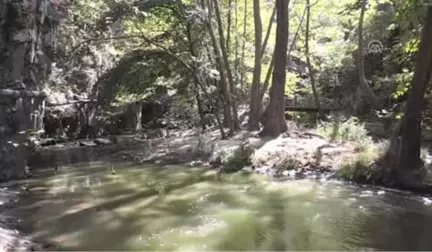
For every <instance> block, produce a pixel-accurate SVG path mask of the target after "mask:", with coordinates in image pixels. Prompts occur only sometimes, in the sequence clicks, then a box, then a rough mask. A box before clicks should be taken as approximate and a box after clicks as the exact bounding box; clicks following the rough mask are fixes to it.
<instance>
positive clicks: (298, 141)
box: [0, 129, 430, 251]
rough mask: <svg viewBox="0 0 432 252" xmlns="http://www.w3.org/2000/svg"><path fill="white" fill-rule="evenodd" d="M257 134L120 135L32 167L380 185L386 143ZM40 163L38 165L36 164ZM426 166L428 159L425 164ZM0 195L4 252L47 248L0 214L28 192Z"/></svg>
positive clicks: (9, 190)
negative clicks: (104, 167) (145, 169)
mask: <svg viewBox="0 0 432 252" xmlns="http://www.w3.org/2000/svg"><path fill="white" fill-rule="evenodd" d="M257 133H258V132H249V131H239V132H237V133H236V134H235V135H234V136H233V137H232V138H230V139H227V140H222V139H220V136H219V132H218V131H217V129H213V130H209V131H207V132H205V133H202V132H200V130H197V129H189V130H171V131H170V132H169V134H165V135H164V134H159V135H160V136H161V137H154V138H148V137H143V136H142V135H130V136H118V137H113V138H111V139H113V141H112V142H110V143H108V142H107V143H106V144H104V145H103V146H95V145H93V146H83V144H82V143H81V144H77V145H76V146H75V145H74V146H52V147H43V148H42V149H43V150H40V153H39V154H38V155H39V156H35V157H34V158H35V160H34V161H33V162H35V165H34V167H38V166H39V167H41V168H43V169H45V170H49V172H51V173H52V172H53V170H51V167H52V169H53V168H54V167H55V166H56V165H59V166H60V165H67V164H71V163H74V162H88V163H90V162H92V160H97V159H101V158H103V159H106V160H107V162H119V160H123V161H133V162H134V163H136V164H146V163H151V164H157V166H160V167H164V166H167V165H170V164H177V165H183V166H188V167H207V168H213V169H216V170H218V171H220V172H228V173H231V172H245V173H258V174H261V175H265V176H269V177H270V178H271V179H272V180H276V181H280V180H298V179H305V178H313V179H317V180H319V181H325V180H329V179H332V178H335V179H343V180H347V181H353V182H358V183H364V184H375V185H380V183H379V182H380V181H378V180H376V178H377V177H374V176H375V175H379V173H374V172H375V170H374V164H375V163H374V160H375V159H376V158H377V157H378V156H379V155H380V153H382V151H383V150H384V149H385V143H376V142H373V141H371V140H370V139H363V140H360V139H361V137H364V136H362V134H363V133H361V132H355V134H354V133H350V134H353V136H348V137H347V136H345V138H347V139H345V140H343V139H338V138H337V137H336V138H335V139H333V140H332V139H331V138H329V137H328V135H329V134H327V133H326V132H325V131H323V130H322V129H321V130H319V129H317V130H315V131H310V132H308V131H301V130H291V131H290V132H287V133H284V134H282V135H281V136H280V137H278V138H276V139H263V138H259V137H257ZM350 134H348V133H347V135H350ZM354 135H355V136H354ZM65 148H66V149H65ZM38 161H39V165H36V163H37V162H38ZM120 162H122V161H120ZM429 163H430V162H429V161H428V160H426V164H429ZM36 169H38V168H36ZM396 188H398V189H409V190H412V191H414V192H418V193H430V191H428V190H429V188H430V187H425V189H424V190H423V191H421V190H418V188H400V187H397V186H396ZM2 192H6V194H5V195H7V196H2V197H3V201H4V202H9V203H7V204H6V203H5V204H3V203H2V205H1V206H0V207H2V208H1V209H2V215H1V216H2V219H7V220H9V222H7V223H6V222H3V223H0V227H2V228H0V239H1V241H2V242H0V245H1V247H0V248H1V249H2V251H11V250H23V251H31V250H43V249H46V248H45V247H43V246H42V245H40V244H39V243H36V242H34V241H32V238H31V237H28V236H25V235H24V234H23V232H21V231H18V230H20V228H19V220H18V219H17V218H13V217H10V218H9V217H8V216H9V215H8V213H7V211H6V210H5V211H3V209H7V208H8V207H7V206H8V204H9V207H12V205H11V204H19V199H20V198H21V197H27V195H26V190H25V189H22V188H13V187H12V186H10V187H5V188H4V189H3V191H2ZM426 200H429V199H426ZM426 203H428V202H426ZM426 203H425V204H426ZM3 207H5V208H3Z"/></svg>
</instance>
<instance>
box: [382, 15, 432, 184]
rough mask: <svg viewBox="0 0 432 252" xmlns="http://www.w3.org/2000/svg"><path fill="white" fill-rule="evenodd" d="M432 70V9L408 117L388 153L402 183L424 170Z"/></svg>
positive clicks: (406, 110) (418, 63)
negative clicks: (423, 144) (423, 140)
mask: <svg viewBox="0 0 432 252" xmlns="http://www.w3.org/2000/svg"><path fill="white" fill-rule="evenodd" d="M431 69H432V7H429V9H428V13H427V19H426V25H425V26H424V27H423V31H422V38H421V42H420V49H419V52H418V56H417V62H416V68H415V72H414V76H413V79H412V81H411V90H410V93H409V96H408V101H407V104H406V109H405V115H404V117H403V119H402V123H401V128H400V130H399V132H398V134H397V135H396V137H395V138H394V139H393V140H392V144H391V148H390V150H389V153H387V154H388V155H387V158H388V159H389V160H388V161H389V164H390V166H391V168H392V170H393V174H394V175H395V177H396V178H397V180H398V181H399V182H400V181H406V180H408V178H407V173H409V172H411V171H413V170H418V169H419V168H421V166H422V161H421V159H420V137H421V120H422V108H423V102H424V93H425V90H426V86H427V85H428V84H429V83H430V80H431V73H432V71H431Z"/></svg>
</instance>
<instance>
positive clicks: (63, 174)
mask: <svg viewBox="0 0 432 252" xmlns="http://www.w3.org/2000/svg"><path fill="white" fill-rule="evenodd" d="M123 166H124V168H122V167H120V165H117V167H116V171H117V175H115V176H113V175H111V174H110V173H109V170H108V164H103V163H102V164H101V163H96V164H93V165H86V166H82V167H75V168H72V167H64V168H63V169H62V168H60V169H59V174H56V175H54V174H46V173H44V176H42V177H40V178H39V179H35V180H30V181H26V182H27V183H28V184H29V185H30V187H31V188H32V192H33V193H32V195H31V196H30V197H28V198H27V199H24V200H23V202H22V204H21V206H20V207H18V208H17V209H15V211H16V213H17V214H18V215H19V216H21V217H22V219H24V220H26V221H25V222H24V223H25V225H26V227H27V229H28V230H30V231H31V233H32V234H33V235H34V236H35V237H37V238H39V239H45V240H47V241H49V242H51V243H57V244H59V245H60V246H61V248H64V249H72V250H171V251H174V250H175V251H179V250H207V251H209V250H213V251H214V250H432V239H430V237H431V236H430V234H431V233H432V206H431V204H432V200H431V199H430V198H424V197H419V196H413V195H409V194H404V193H399V192H396V191H388V190H384V189H382V188H370V187H358V186H355V185H349V184H344V183H341V182H336V181H327V182H316V181H308V180H300V181H291V182H272V181H268V180H267V179H265V178H263V177H260V176H258V175H241V174H232V175H224V176H223V177H222V181H219V180H216V176H215V174H214V173H213V172H211V171H204V170H200V169H191V168H184V167H165V168H160V167H148V166H143V167H134V166H130V165H127V164H124V165H123ZM41 174H42V173H41ZM35 175H36V176H37V174H35Z"/></svg>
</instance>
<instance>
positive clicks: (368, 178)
mask: <svg viewBox="0 0 432 252" xmlns="http://www.w3.org/2000/svg"><path fill="white" fill-rule="evenodd" d="M378 146H381V144H379V145H378ZM381 147H383V146H381ZM381 147H374V148H372V147H371V148H367V149H364V150H362V151H360V152H358V153H356V154H354V155H353V156H350V157H347V158H345V159H344V160H342V164H341V167H340V169H339V170H338V171H337V173H336V175H337V177H339V178H341V179H345V180H349V181H353V182H357V183H372V184H375V183H379V182H382V180H383V172H382V170H381V168H379V167H378V166H375V165H374V162H375V161H376V160H377V159H378V158H379V157H381V155H382V152H383V150H385V148H381Z"/></svg>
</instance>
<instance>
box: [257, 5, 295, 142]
mask: <svg viewBox="0 0 432 252" xmlns="http://www.w3.org/2000/svg"><path fill="white" fill-rule="evenodd" d="M288 6H289V1H285V0H277V1H276V13H277V15H276V18H277V25H276V46H275V66H274V72H273V83H272V86H271V88H270V103H269V104H268V106H267V108H266V111H265V117H266V123H265V124H264V128H263V130H262V131H261V132H260V134H261V135H262V136H270V137H277V136H279V134H281V133H282V132H284V131H286V130H287V124H286V121H285V81H286V63H287V57H286V55H287V46H288V22H289V21H288V20H289V17H288Z"/></svg>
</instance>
